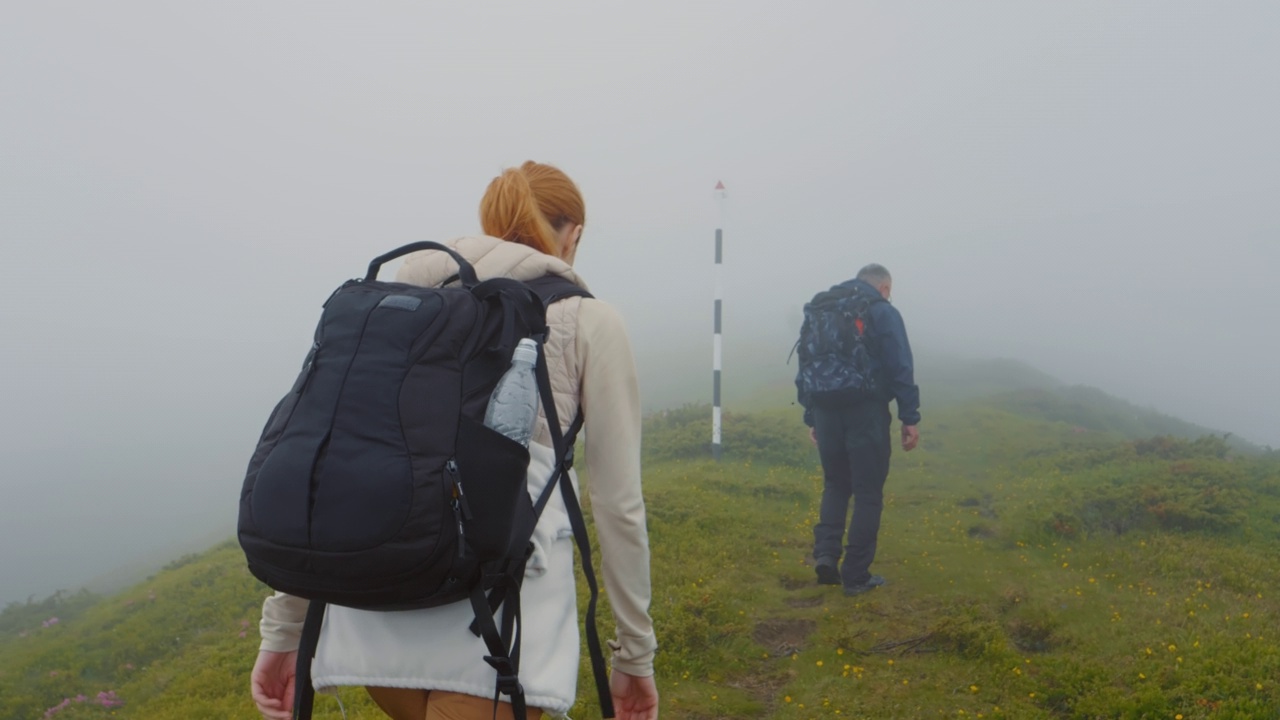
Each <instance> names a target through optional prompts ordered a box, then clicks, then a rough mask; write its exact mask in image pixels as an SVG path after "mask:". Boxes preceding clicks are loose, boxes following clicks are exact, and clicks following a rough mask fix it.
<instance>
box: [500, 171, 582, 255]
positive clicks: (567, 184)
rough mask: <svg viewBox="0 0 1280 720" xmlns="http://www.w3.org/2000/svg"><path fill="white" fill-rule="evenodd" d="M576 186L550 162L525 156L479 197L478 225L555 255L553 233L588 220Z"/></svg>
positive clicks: (511, 239) (555, 236) (506, 238)
mask: <svg viewBox="0 0 1280 720" xmlns="http://www.w3.org/2000/svg"><path fill="white" fill-rule="evenodd" d="M586 214H587V211H586V205H585V204H584V203H583V202H582V193H581V192H579V191H578V186H577V185H575V184H574V182H573V180H571V179H570V178H569V176H568V175H565V174H564V171H562V170H560V169H559V168H557V167H554V166H552V165H545V164H543V163H536V162H534V161H532V160H529V161H526V162H525V163H524V164H523V165H521V166H520V167H518V168H507V169H506V170H504V171H503V172H502V174H501V175H499V176H498V177H496V178H494V179H493V181H492V182H490V183H489V188H488V189H487V190H485V193H484V197H483V198H481V199H480V227H481V229H483V230H484V233H485V234H486V235H492V236H493V237H499V238H502V239H503V240H507V241H509V242H515V243H520V244H521V245H528V246H529V247H531V248H533V249H534V250H537V251H539V252H542V253H546V254H547V255H559V250H560V248H559V242H558V240H557V233H558V232H559V231H560V230H563V229H564V227H565V226H566V225H583V224H585V223H586V219H587V218H586Z"/></svg>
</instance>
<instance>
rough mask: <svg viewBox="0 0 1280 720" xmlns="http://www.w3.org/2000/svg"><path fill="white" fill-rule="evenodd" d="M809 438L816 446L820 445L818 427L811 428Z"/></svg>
mask: <svg viewBox="0 0 1280 720" xmlns="http://www.w3.org/2000/svg"><path fill="white" fill-rule="evenodd" d="M809 440H810V441H811V442H812V443H813V446H814V447H818V429H817V428H809Z"/></svg>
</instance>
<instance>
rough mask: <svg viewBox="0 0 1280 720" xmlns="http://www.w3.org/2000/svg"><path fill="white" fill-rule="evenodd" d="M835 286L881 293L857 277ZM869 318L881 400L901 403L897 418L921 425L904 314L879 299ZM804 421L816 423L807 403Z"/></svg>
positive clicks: (918, 392) (876, 293)
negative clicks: (903, 320) (903, 318)
mask: <svg viewBox="0 0 1280 720" xmlns="http://www.w3.org/2000/svg"><path fill="white" fill-rule="evenodd" d="M835 287H836V288H849V287H857V288H858V289H859V290H861V291H862V292H865V293H867V294H869V295H876V296H878V295H879V294H880V292H879V291H878V290H876V289H875V288H874V287H872V286H871V284H870V283H868V282H864V281H862V280H858V279H856V278H855V279H853V280H847V281H845V282H842V283H840V284H839V285H836V286H835ZM833 289H835V288H833ZM870 321H871V322H870V323H868V324H869V327H868V328H867V332H868V334H869V335H870V340H871V342H870V343H869V345H870V347H872V348H874V352H873V353H872V356H871V359H872V370H873V372H875V373H876V374H877V377H878V378H879V379H880V387H881V388H883V391H882V395H883V398H882V399H883V400H884V402H886V403H887V402H889V401H890V400H896V401H897V402H898V419H899V420H901V421H902V424H903V425H916V424H919V422H920V388H919V387H918V386H917V385H916V381H915V363H914V361H913V360H912V357H911V343H909V342H908V341H907V326H906V325H905V324H903V322H902V314H901V313H899V312H898V309H897V308H895V307H894V306H893V305H891V304H890V303H888V302H878V303H874V304H872V305H871V310H870ZM804 422H805V424H806V425H809V426H812V425H813V409H812V408H811V407H809V406H808V405H806V406H805V409H804Z"/></svg>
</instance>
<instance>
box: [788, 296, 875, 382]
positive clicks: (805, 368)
mask: <svg viewBox="0 0 1280 720" xmlns="http://www.w3.org/2000/svg"><path fill="white" fill-rule="evenodd" d="M878 302H886V301H885V299H884V297H883V296H881V295H880V294H879V293H871V292H867V291H866V290H865V289H863V288H860V287H858V286H857V285H853V286H840V285H837V286H835V287H833V288H831V289H830V290H824V291H823V292H820V293H818V294H817V295H815V296H814V297H813V299H812V300H810V301H809V302H808V303H806V304H805V306H804V324H803V325H802V326H801V328H800V338H799V339H798V340H796V345H795V348H793V352H795V351H799V357H800V368H799V370H798V371H797V372H796V389H797V391H798V393H799V395H800V397H802V398H804V397H808V398H822V397H826V398H840V399H848V400H861V399H867V398H871V397H875V396H876V395H877V393H878V392H879V390H880V381H879V378H878V377H877V373H876V366H875V359H874V358H875V353H876V348H875V347H873V344H872V342H871V336H870V333H869V332H868V331H869V330H870V328H871V307H872V306H873V305H875V304H876V303H878Z"/></svg>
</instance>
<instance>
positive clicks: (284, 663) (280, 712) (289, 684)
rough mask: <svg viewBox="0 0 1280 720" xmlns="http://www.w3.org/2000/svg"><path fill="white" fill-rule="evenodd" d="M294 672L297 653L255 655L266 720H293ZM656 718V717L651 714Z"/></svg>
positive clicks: (255, 685) (253, 686)
mask: <svg viewBox="0 0 1280 720" xmlns="http://www.w3.org/2000/svg"><path fill="white" fill-rule="evenodd" d="M297 670H298V651H296V650H295V651H293V652H270V651H268V650H263V651H261V652H259V653H258V661H257V662H255V663H254V664H253V675H252V676H251V677H250V681H249V689H250V691H251V693H252V694H253V702H254V704H255V705H257V706H258V712H260V713H262V717H264V718H269V720H289V719H290V718H291V717H293V681H294V676H295V675H296V674H297ZM655 717H656V715H655Z"/></svg>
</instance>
